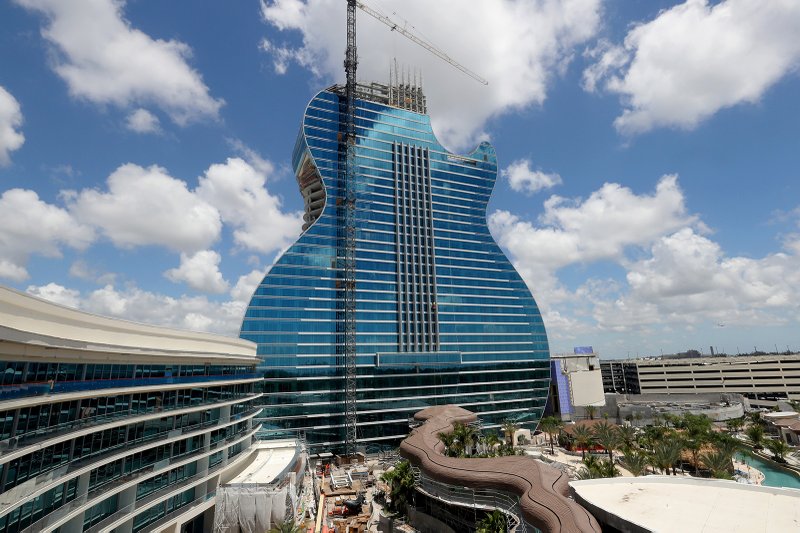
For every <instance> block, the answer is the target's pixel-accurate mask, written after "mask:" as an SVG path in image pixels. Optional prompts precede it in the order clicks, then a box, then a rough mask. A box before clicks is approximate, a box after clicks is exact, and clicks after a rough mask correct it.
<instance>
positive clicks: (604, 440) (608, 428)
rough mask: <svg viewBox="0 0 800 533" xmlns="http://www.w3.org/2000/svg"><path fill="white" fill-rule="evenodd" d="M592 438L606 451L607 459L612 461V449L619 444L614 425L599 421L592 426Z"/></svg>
mask: <svg viewBox="0 0 800 533" xmlns="http://www.w3.org/2000/svg"><path fill="white" fill-rule="evenodd" d="M594 438H595V440H596V441H597V443H598V444H599V445H600V446H602V447H603V449H604V450H605V451H606V452H608V460H609V461H613V460H614V450H616V449H617V446H618V445H619V435H618V433H617V431H616V429H615V428H614V426H612V425H611V424H609V423H608V422H600V423H599V424H597V425H596V426H594Z"/></svg>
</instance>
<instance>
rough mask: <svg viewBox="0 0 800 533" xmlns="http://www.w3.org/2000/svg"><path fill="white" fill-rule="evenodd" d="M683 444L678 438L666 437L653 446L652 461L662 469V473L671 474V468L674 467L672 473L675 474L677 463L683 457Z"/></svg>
mask: <svg viewBox="0 0 800 533" xmlns="http://www.w3.org/2000/svg"><path fill="white" fill-rule="evenodd" d="M682 450H683V446H682V445H681V442H680V441H679V440H677V439H664V440H661V441H659V442H657V443H656V445H655V446H654V447H653V453H652V461H653V465H654V466H657V467H658V468H660V469H661V472H662V473H665V474H667V475H669V473H670V471H669V469H670V468H672V474H673V475H676V474H675V463H677V462H678V460H679V459H680V458H681V451H682Z"/></svg>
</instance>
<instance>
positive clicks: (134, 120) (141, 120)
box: [125, 108, 161, 133]
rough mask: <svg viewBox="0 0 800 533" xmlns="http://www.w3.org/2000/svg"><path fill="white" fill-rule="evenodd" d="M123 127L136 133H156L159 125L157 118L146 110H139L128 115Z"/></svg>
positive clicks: (159, 129) (159, 128)
mask: <svg viewBox="0 0 800 533" xmlns="http://www.w3.org/2000/svg"><path fill="white" fill-rule="evenodd" d="M125 126H126V127H127V128H128V129H129V130H131V131H135V132H136V133H158V132H159V131H161V124H160V122H159V121H158V117H157V116H155V115H154V114H152V113H151V112H150V111H148V110H147V109H143V108H139V109H137V110H135V111H133V112H132V113H131V114H129V115H128V118H127V120H126V121H125Z"/></svg>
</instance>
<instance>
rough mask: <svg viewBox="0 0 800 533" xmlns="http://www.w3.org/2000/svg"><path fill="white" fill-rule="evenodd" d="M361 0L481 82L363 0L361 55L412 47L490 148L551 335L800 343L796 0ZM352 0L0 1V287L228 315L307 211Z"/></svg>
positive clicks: (171, 318)
mask: <svg viewBox="0 0 800 533" xmlns="http://www.w3.org/2000/svg"><path fill="white" fill-rule="evenodd" d="M367 3H368V4H369V5H371V6H372V7H373V8H376V9H378V10H380V11H382V12H384V13H386V14H387V15H390V16H392V17H393V18H394V19H395V20H397V21H398V22H400V23H403V24H407V25H408V27H409V28H411V29H413V31H416V32H418V33H419V34H420V35H422V36H423V37H425V38H427V39H429V40H431V41H433V42H434V43H435V44H436V45H438V46H439V47H441V48H442V49H444V50H445V51H446V52H447V53H448V54H450V55H451V56H452V57H454V58H456V59H457V60H459V61H461V62H462V63H464V64H465V65H466V66H468V67H469V68H471V69H472V70H475V71H477V72H478V73H480V74H481V75H482V76H483V77H485V78H487V79H488V80H489V85H488V86H485V87H484V86H483V85H480V84H479V83H476V82H474V81H473V80H471V79H469V78H467V77H465V76H464V75H463V74H461V73H460V72H458V71H456V70H455V69H452V68H450V67H448V66H447V65H446V64H443V63H441V62H440V61H439V60H437V59H436V58H435V57H433V56H431V55H430V54H428V53H427V52H425V51H424V50H422V49H421V48H419V47H416V46H415V45H413V44H411V43H410V42H408V41H407V40H405V39H404V38H403V37H402V36H400V35H398V34H397V32H390V31H389V30H388V28H386V27H385V26H383V25H381V24H380V23H378V22H377V21H375V20H373V19H370V18H369V17H368V16H367V15H365V14H363V13H361V14H359V54H360V65H359V68H360V71H359V72H360V77H361V79H363V80H368V81H381V82H385V81H387V77H388V69H389V64H390V62H391V61H392V60H393V58H397V61H398V62H399V63H401V64H403V65H406V66H408V68H409V69H410V68H419V69H420V70H421V72H422V75H423V76H424V87H425V90H426V94H427V95H428V97H429V110H430V114H431V116H432V119H433V122H434V128H435V130H436V132H437V135H438V136H439V137H440V139H441V140H442V141H443V143H444V144H445V145H446V146H448V147H450V148H451V149H453V150H454V151H462V152H464V151H467V150H469V149H470V148H471V147H472V146H474V144H475V143H476V142H478V141H479V140H482V139H489V140H491V142H492V143H493V144H494V145H495V147H496V149H497V152H498V156H499V158H500V162H501V169H502V170H501V173H500V176H499V178H498V182H497V186H496V188H495V192H494V196H493V199H492V201H491V203H490V205H489V211H488V213H487V215H488V223H489V225H490V228H491V229H492V232H493V234H494V235H495V238H496V239H497V240H498V242H499V243H500V244H501V246H502V247H503V248H504V250H505V251H506V253H507V255H508V256H509V257H510V258H511V260H512V261H513V262H514V263H515V265H516V266H517V268H518V269H519V271H520V272H521V273H522V274H523V276H524V277H525V279H526V281H527V282H528V284H529V286H530V287H531V289H532V291H533V293H534V296H535V297H536V298H537V301H538V302H539V304H540V307H542V309H543V312H544V316H545V324H546V326H547V328H548V333H549V336H550V340H551V345H552V349H553V350H554V351H568V350H570V349H571V347H572V346H574V345H586V344H591V345H594V347H595V348H596V349H597V350H598V351H599V352H600V353H601V355H602V356H605V357H625V356H627V355H631V356H634V355H637V354H638V355H652V354H658V353H660V352H662V351H663V352H664V353H668V352H674V351H680V350H685V349H689V348H695V349H700V350H702V351H705V352H707V351H708V349H709V348H708V347H709V346H711V345H713V346H715V348H716V349H717V350H724V351H727V352H729V353H736V352H737V351H749V350H752V349H753V347H754V346H757V347H758V348H759V349H762V350H774V348H775V347H776V346H777V347H778V348H779V349H781V350H784V349H786V347H787V346H789V347H790V348H792V349H794V350H800V336H799V335H798V331H800V328H798V322H800V304H798V302H799V301H800V186H799V185H798V182H800V179H798V178H800V176H798V170H797V169H798V168H799V167H800V99H798V97H797V94H800V77H799V76H798V69H799V68H800V41H798V40H797V38H796V33H797V28H799V27H800V3H798V2H796V1H792V0H787V1H784V2H779V1H775V2H762V1H759V0H724V1H720V2H706V1H702V0H689V1H687V2H683V3H681V2H667V1H658V2H656V1H652V2H651V1H648V2H631V1H621V0H606V1H602V0H566V1H555V0H550V1H547V0H540V1H536V2H534V1H523V0H470V1H469V2H467V1H466V0H439V1H437V2H436V3H431V2H429V1H423V0H407V1H404V2H399V1H393V0H380V1H378V0H373V1H371V2H370V1H367ZM344 4H345V2H344V1H343V0H342V1H339V0H306V1H301V0H279V1H265V2H258V1H255V0H253V1H240V2H200V3H198V2H188V1H183V0H173V1H171V2H145V1H143V0H129V1H128V2H121V1H117V2H114V1H112V0H93V1H89V0H86V1H79V0H76V1H72V2H62V1H59V0H13V1H10V2H4V3H2V4H0V20H2V21H3V23H2V25H0V283H3V284H6V285H8V286H11V287H15V288H18V289H20V290H25V291H28V292H30V293H32V294H36V295H38V296H41V297H45V298H49V299H52V300H54V301H57V302H60V303H62V304H65V305H71V306H75V307H80V308H82V309H85V310H88V311H91V312H95V313H101V314H107V315H112V316H119V317H124V318H129V319H132V320H137V321H146V322H153V323H159V324H164V325H170V326H177V327H185V328H190V329H200V330H209V331H215V332H221V333H225V334H236V331H237V328H238V325H239V322H240V319H241V315H242V313H243V309H244V306H245V305H246V303H247V300H248V298H249V296H250V293H251V292H252V290H253V288H254V287H255V285H256V284H257V283H258V281H259V280H260V278H261V277H262V276H263V273H264V272H265V271H266V270H267V269H268V268H269V265H270V264H271V263H272V261H273V260H274V258H275V257H276V255H277V254H279V253H280V251H281V250H282V249H284V248H285V247H286V246H288V245H289V244H291V243H292V242H293V241H294V239H295V238H296V236H297V234H298V232H299V215H298V212H299V210H300V209H301V208H302V201H301V198H300V195H299V193H298V192H297V188H296V184H295V182H294V178H293V176H292V174H291V171H290V170H289V168H288V163H289V156H290V153H291V149H292V146H293V143H294V140H295V137H296V134H297V129H298V126H299V124H300V119H301V116H302V113H303V110H304V107H305V105H306V103H307V102H308V100H309V99H310V98H311V97H312V96H313V94H314V92H315V91H317V90H319V89H321V88H324V87H326V86H327V85H329V84H331V83H333V82H335V81H340V80H341V79H342V77H343V74H342V72H341V70H342V67H341V61H342V54H343V47H344V44H343V38H344ZM395 11H396V13H394V12H395Z"/></svg>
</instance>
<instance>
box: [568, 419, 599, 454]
mask: <svg viewBox="0 0 800 533" xmlns="http://www.w3.org/2000/svg"><path fill="white" fill-rule="evenodd" d="M572 440H573V442H574V443H575V445H576V446H577V447H579V448H580V449H581V460H583V459H586V450H587V449H588V448H589V447H590V446H591V445H592V444H594V433H593V432H592V430H591V429H589V427H587V426H584V425H576V426H575V429H574V430H573V431H572Z"/></svg>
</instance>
